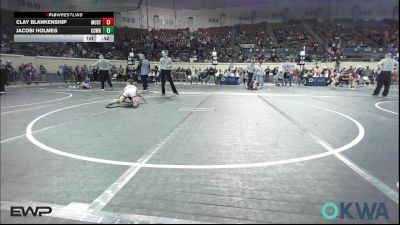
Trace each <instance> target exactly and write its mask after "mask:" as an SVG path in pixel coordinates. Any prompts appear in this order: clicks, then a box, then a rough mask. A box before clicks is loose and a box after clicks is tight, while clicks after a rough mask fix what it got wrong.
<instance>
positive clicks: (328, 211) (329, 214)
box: [322, 202, 390, 220]
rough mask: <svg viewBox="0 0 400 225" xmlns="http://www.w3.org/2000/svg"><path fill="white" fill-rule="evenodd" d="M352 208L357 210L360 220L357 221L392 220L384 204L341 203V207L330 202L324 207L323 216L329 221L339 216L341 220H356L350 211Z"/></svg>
mask: <svg viewBox="0 0 400 225" xmlns="http://www.w3.org/2000/svg"><path fill="white" fill-rule="evenodd" d="M352 208H355V209H356V212H357V214H358V218H356V219H361V220H364V219H368V220H376V219H379V218H380V217H383V218H385V219H387V220H389V219H390V218H389V214H388V212H387V209H386V205H385V203H383V202H374V203H372V205H369V204H368V203H366V202H363V203H362V204H361V203H359V202H350V203H347V204H346V203H344V202H341V203H340V205H339V207H338V206H337V205H336V204H335V203H333V202H328V203H326V204H325V205H324V206H323V207H322V216H323V217H324V218H325V219H327V220H333V219H335V218H336V217H338V216H339V217H340V219H345V218H347V219H354V215H353V214H351V213H350V211H349V210H350V209H352Z"/></svg>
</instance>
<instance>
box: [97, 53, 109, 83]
mask: <svg viewBox="0 0 400 225" xmlns="http://www.w3.org/2000/svg"><path fill="white" fill-rule="evenodd" d="M95 65H96V66H97V67H98V68H99V75H100V81H101V89H102V90H104V82H105V81H107V83H108V85H110V88H111V89H113V85H112V83H111V79H110V76H109V70H110V68H111V63H110V62H109V61H108V60H106V59H104V56H103V55H99V59H98V60H97V61H96V63H95Z"/></svg>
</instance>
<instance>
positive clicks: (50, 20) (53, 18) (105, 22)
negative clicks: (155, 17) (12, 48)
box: [14, 12, 115, 42]
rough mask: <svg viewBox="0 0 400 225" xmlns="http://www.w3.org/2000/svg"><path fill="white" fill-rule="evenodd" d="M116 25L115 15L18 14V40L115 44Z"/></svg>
mask: <svg viewBox="0 0 400 225" xmlns="http://www.w3.org/2000/svg"><path fill="white" fill-rule="evenodd" d="M114 25H115V23H114V13H113V12H14V41H15V42H113V41H114ZM111 36H112V37H111Z"/></svg>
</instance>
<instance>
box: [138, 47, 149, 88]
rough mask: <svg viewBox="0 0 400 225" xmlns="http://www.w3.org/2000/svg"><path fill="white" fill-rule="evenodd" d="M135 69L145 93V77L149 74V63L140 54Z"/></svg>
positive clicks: (146, 86)
mask: <svg viewBox="0 0 400 225" xmlns="http://www.w3.org/2000/svg"><path fill="white" fill-rule="evenodd" d="M137 69H138V72H139V74H140V78H141V80H142V84H143V91H147V88H148V85H147V77H148V76H149V73H150V62H149V61H148V60H147V59H146V58H145V57H144V54H142V53H139V65H138V67H137Z"/></svg>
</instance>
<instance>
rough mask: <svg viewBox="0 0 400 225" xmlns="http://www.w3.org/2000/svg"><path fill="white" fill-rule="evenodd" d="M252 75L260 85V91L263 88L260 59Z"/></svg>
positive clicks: (262, 70) (262, 71)
mask: <svg viewBox="0 0 400 225" xmlns="http://www.w3.org/2000/svg"><path fill="white" fill-rule="evenodd" d="M254 74H255V76H256V79H255V80H257V81H258V83H259V84H260V89H261V88H264V69H263V67H262V59H260V60H259V63H258V65H257V66H255V69H254Z"/></svg>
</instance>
